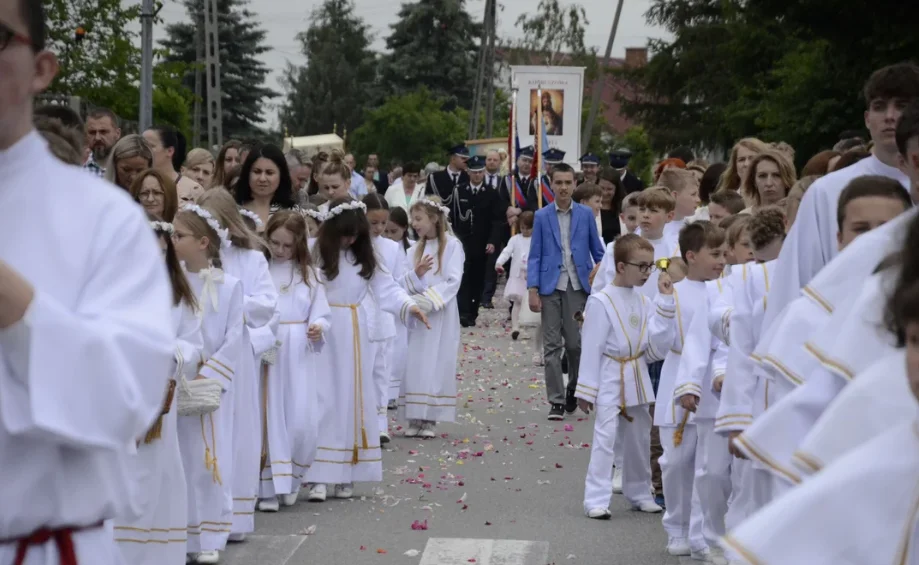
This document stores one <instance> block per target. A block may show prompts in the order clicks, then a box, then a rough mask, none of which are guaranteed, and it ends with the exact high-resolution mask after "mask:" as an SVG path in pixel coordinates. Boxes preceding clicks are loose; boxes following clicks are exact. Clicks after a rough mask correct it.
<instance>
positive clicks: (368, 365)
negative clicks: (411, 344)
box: [307, 198, 427, 501]
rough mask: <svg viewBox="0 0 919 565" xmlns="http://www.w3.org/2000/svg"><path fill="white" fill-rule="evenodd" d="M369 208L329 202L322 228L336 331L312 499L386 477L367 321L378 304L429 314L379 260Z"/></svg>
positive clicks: (323, 380) (331, 336) (324, 375)
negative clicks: (331, 488) (331, 489)
mask: <svg viewBox="0 0 919 565" xmlns="http://www.w3.org/2000/svg"><path fill="white" fill-rule="evenodd" d="M365 208H366V207H365V206H364V204H363V203H361V202H357V201H353V200H351V199H350V198H341V199H336V200H333V201H332V202H331V205H330V207H329V212H328V214H327V215H326V219H325V221H324V222H323V224H322V227H320V228H319V239H318V241H317V242H316V248H317V250H318V254H317V255H318V257H317V263H318V267H319V272H320V275H319V277H320V280H321V282H323V283H324V284H325V289H326V296H327V297H328V301H329V306H331V310H332V319H331V329H330V330H329V333H328V336H327V338H326V339H327V343H326V344H325V345H324V346H323V350H322V353H321V355H320V357H321V361H320V362H321V363H322V364H323V365H324V370H322V371H317V377H318V379H317V390H318V391H319V406H320V409H321V410H322V412H321V414H320V419H319V441H318V447H317V451H316V458H315V459H314V461H313V465H312V467H310V469H309V471H308V472H307V480H309V481H310V482H311V483H314V486H313V488H312V490H311V491H310V500H313V501H322V500H325V498H326V485H327V484H328V485H335V490H334V495H335V496H336V497H337V498H350V497H351V496H352V494H353V492H352V483H353V482H354V481H361V482H379V481H381V480H383V463H382V456H381V453H380V443H379V437H380V433H379V428H378V423H377V418H376V415H377V406H376V393H375V391H374V385H373V361H374V347H373V344H372V343H371V341H370V339H369V337H370V336H369V335H368V334H369V332H368V323H369V322H370V320H371V319H372V317H373V308H374V302H373V301H372V300H371V297H370V293H371V292H372V293H373V296H374V297H375V298H376V305H377V306H378V307H379V308H380V309H381V310H383V311H384V312H388V313H390V314H393V315H396V316H398V317H399V320H400V322H401V323H406V324H407V323H409V322H410V318H415V319H417V320H420V321H421V322H422V323H424V324H425V325H427V317H426V316H425V315H424V313H423V312H422V311H421V310H420V309H419V308H418V306H417V305H416V304H415V302H414V301H413V300H412V299H411V298H410V297H409V296H408V294H406V293H405V291H404V290H402V288H401V287H400V286H399V285H397V284H396V282H395V280H393V277H392V275H391V274H390V273H389V271H387V270H386V269H385V267H384V266H383V265H382V264H381V263H380V261H379V259H378V258H377V256H376V253H375V252H374V247H373V242H372V241H371V239H370V224H369V223H368V221H367V216H366V214H365V213H364V210H365Z"/></svg>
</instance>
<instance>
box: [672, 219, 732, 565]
mask: <svg viewBox="0 0 919 565" xmlns="http://www.w3.org/2000/svg"><path fill="white" fill-rule="evenodd" d="M680 254H681V256H682V257H683V260H684V261H686V265H687V274H686V278H685V279H684V280H682V281H681V282H679V283H677V284H675V285H674V291H673V297H674V305H675V307H676V316H675V318H674V320H673V321H672V323H673V324H674V340H673V343H672V344H671V346H670V351H669V352H668V353H667V357H666V359H665V360H664V365H663V370H662V371H661V378H660V386H659V388H658V391H659V394H658V403H657V409H656V410H655V414H654V424H655V425H657V426H658V427H659V428H660V439H661V444H662V445H663V447H664V456H663V457H661V459H660V465H661V471H662V472H663V476H664V498H665V500H666V501H667V510H666V513H665V514H664V520H663V524H664V530H666V532H667V536H668V538H669V539H668V543H667V551H668V552H669V553H670V555H687V556H691V557H692V558H694V559H701V560H705V559H707V558H708V557H709V555H710V550H709V547H708V544H707V543H706V541H705V539H704V537H703V532H702V513H701V508H700V506H699V497H698V496H694V494H693V482H694V477H695V474H696V468H697V466H698V464H699V463H701V458H699V463H697V458H696V444H697V442H698V438H697V434H696V426H695V423H694V422H690V421H689V417H690V412H689V411H686V410H685V409H684V408H683V407H681V406H680V405H679V403H678V402H677V400H676V399H677V398H679V392H680V391H678V390H676V383H677V376H678V373H679V370H680V362H681V355H682V351H683V345H684V342H685V340H686V334H685V330H686V329H688V328H689V327H690V325H691V324H692V320H693V316H694V315H695V312H696V310H697V309H698V308H699V306H700V305H701V304H703V302H704V300H705V299H706V292H707V291H706V285H705V283H706V281H710V280H715V279H717V278H719V277H720V276H721V273H722V272H723V271H724V262H725V259H724V231H723V230H722V229H721V228H719V227H718V226H716V225H715V224H713V223H711V222H709V221H697V222H693V223H691V224H688V225H686V226H685V227H684V228H683V229H682V230H681V231H680Z"/></svg>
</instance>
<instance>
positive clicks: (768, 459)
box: [737, 176, 912, 498]
mask: <svg viewBox="0 0 919 565" xmlns="http://www.w3.org/2000/svg"><path fill="white" fill-rule="evenodd" d="M911 206H912V202H911V200H910V196H909V193H908V192H907V191H906V189H904V188H903V187H902V185H900V183H899V182H897V181H896V180H894V179H891V178H888V177H880V176H864V177H858V178H856V179H854V180H853V181H852V182H850V183H849V185H848V186H847V187H846V189H845V190H843V192H842V195H840V198H839V210H838V214H837V221H838V224H839V235H838V239H839V248H840V251H841V250H842V249H844V248H845V247H846V246H848V245H849V244H850V243H851V242H852V241H854V240H855V238H857V237H858V236H859V235H861V234H862V233H865V232H866V231H870V230H872V229H874V228H876V227H878V226H881V225H883V224H885V223H887V222H888V221H890V220H892V219H893V218H895V217H897V216H899V215H900V214H902V213H903V212H904V211H905V210H907V209H908V208H910V207H911ZM815 296H816V295H814V294H813V291H808V290H807V289H806V288H805V294H804V295H803V296H801V297H799V298H798V299H796V300H795V301H794V302H792V303H791V304H790V305H789V306H788V307H787V308H786V309H785V312H783V313H782V314H781V315H780V316H779V317H778V318H776V320H775V322H774V323H773V326H774V331H772V330H771V331H770V333H774V336H775V337H774V338H773V339H772V340H771V341H770V343H769V344H768V345H767V346H766V347H765V348H764V349H762V350H761V349H760V347H757V351H758V356H759V357H760V358H761V364H762V366H763V367H764V368H765V370H766V372H767V374H768V376H769V378H770V382H771V383H772V385H774V388H772V389H770V405H775V403H777V402H779V401H780V400H781V399H782V398H784V397H785V396H786V395H788V394H790V393H791V392H792V391H793V390H794V389H795V388H796V387H798V386H800V385H801V384H803V382H804V380H805V379H806V378H807V376H808V371H807V370H802V369H801V368H800V367H812V366H813V364H812V362H808V363H805V364H802V363H801V362H798V360H799V359H800V358H801V357H804V356H809V354H808V353H807V352H806V351H804V345H805V342H806V341H807V339H808V338H810V337H811V336H812V335H813V333H814V332H815V331H817V330H818V329H819V328H820V327H821V325H822V324H824V323H826V321H827V320H828V319H829V315H830V312H828V311H826V310H825V309H824V308H823V307H822V306H821V305H820V302H819V301H818V300H815ZM764 341H765V340H764ZM795 351H797V355H794V356H792V359H789V352H795ZM783 359H784V361H783ZM808 361H810V360H809V359H808ZM767 415H768V412H766V413H764V414H763V416H764V417H763V418H756V419H755V420H754V422H753V425H752V426H750V428H749V429H747V430H746V431H745V432H744V433H743V434H742V440H741V441H739V442H737V448H738V449H740V450H741V451H742V452H743V453H744V455H746V457H748V458H749V459H751V460H752V461H754V462H756V465H757V466H759V467H761V468H763V469H765V470H767V471H769V472H770V474H771V475H772V476H771V479H772V487H771V488H770V489H769V497H770V498H776V497H778V496H779V495H780V494H782V493H784V492H785V491H786V490H788V489H789V488H791V487H792V486H793V485H794V484H796V483H797V481H796V479H800V474H799V473H797V472H796V471H795V470H794V469H793V468H791V465H789V464H788V463H789V461H790V456H791V453H787V454H785V456H778V454H777V452H776V449H775V446H776V443H775V439H776V438H781V436H782V434H781V433H777V432H779V430H780V429H782V428H778V427H776V426H775V422H774V421H772V420H771V418H768V416H767ZM795 435H797V434H795Z"/></svg>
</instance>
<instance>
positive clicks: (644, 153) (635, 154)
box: [617, 126, 656, 186]
mask: <svg viewBox="0 0 919 565" xmlns="http://www.w3.org/2000/svg"><path fill="white" fill-rule="evenodd" d="M617 141H618V143H617V146H621V147H627V148H628V149H629V151H631V152H632V158H631V159H630V160H629V170H630V171H632V174H634V175H635V176H637V177H638V178H640V179H641V180H642V182H644V183H645V186H651V181H652V176H651V167H653V166H654V163H655V161H656V159H655V158H654V149H653V148H652V147H651V139H650V138H649V137H648V132H647V131H646V130H645V128H643V127H642V126H632V127H630V128H629V129H627V130H625V133H624V134H622V136H621V137H620V138H619V139H618V140H617Z"/></svg>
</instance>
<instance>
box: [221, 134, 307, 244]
mask: <svg viewBox="0 0 919 565" xmlns="http://www.w3.org/2000/svg"><path fill="white" fill-rule="evenodd" d="M234 193H235V196H236V203H237V204H239V205H240V206H242V207H243V208H245V209H247V210H250V211H252V212H255V213H256V214H258V217H259V219H261V220H262V225H263V226H266V225H268V219H269V218H270V217H271V214H273V213H274V212H276V211H278V210H281V209H284V210H290V209H292V208H294V207H295V202H294V194H293V181H292V180H291V178H290V169H288V167H287V159H285V158H284V154H283V153H282V152H281V149H280V148H278V146H277V145H271V144H267V145H262V146H261V147H256V148H253V149H252V150H251V151H250V152H249V155H248V156H247V157H246V162H245V163H243V166H242V170H240V172H239V181H237V183H236V189H235V190H234Z"/></svg>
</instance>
